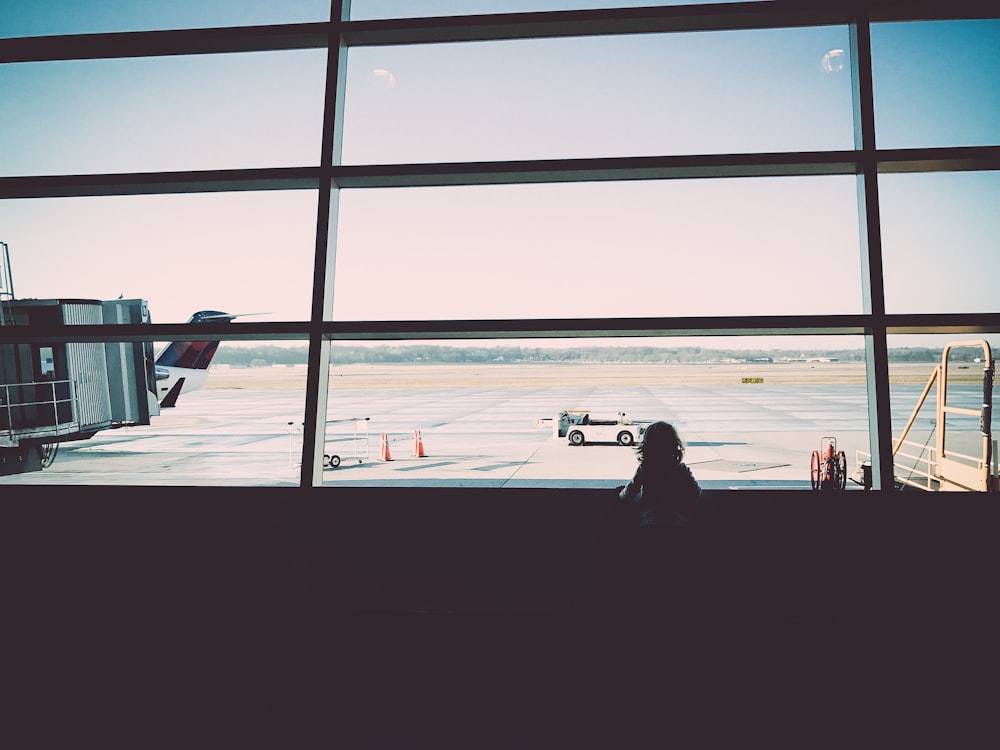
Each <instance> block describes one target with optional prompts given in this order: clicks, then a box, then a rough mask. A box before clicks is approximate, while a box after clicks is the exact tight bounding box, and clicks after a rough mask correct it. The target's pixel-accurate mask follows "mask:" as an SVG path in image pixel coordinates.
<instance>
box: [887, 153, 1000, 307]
mask: <svg viewBox="0 0 1000 750" xmlns="http://www.w3.org/2000/svg"><path fill="white" fill-rule="evenodd" d="M879 198H880V204H881V218H882V246H883V255H884V262H883V266H884V270H883V276H884V279H885V306H886V310H887V311H888V312H893V313H908V312H995V311H996V309H997V304H996V284H995V279H997V278H998V275H1000V256H998V255H997V253H996V238H997V237H998V236H1000V212H998V211H997V206H998V205H1000V173H998V172H947V173H937V174H896V175H880V176H879Z"/></svg>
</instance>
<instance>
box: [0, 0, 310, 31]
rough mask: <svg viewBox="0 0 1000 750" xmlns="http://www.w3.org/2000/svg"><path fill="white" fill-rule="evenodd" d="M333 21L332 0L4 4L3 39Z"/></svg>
mask: <svg viewBox="0 0 1000 750" xmlns="http://www.w3.org/2000/svg"><path fill="white" fill-rule="evenodd" d="M329 18H330V0H282V2H280V3H276V2H274V0H171V2H169V3H164V2H161V1H160V0H4V3H3V13H2V14H0V37H18V36H47V35H50V34H97V33H103V32H112V31H150V30H155V29H182V28H211V27H215V26H256V25H259V24H271V23H305V22H309V21H326V20H328V19H329Z"/></svg>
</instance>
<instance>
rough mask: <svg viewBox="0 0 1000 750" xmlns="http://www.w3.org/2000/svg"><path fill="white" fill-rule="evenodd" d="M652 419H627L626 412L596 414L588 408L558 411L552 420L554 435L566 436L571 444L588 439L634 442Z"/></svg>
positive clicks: (594, 441) (620, 443)
mask: <svg viewBox="0 0 1000 750" xmlns="http://www.w3.org/2000/svg"><path fill="white" fill-rule="evenodd" d="M648 424H650V422H649V421H646V422H637V421H634V420H631V419H626V417H625V412H623V411H620V412H618V416H617V417H614V418H611V419H603V418H596V417H594V416H593V415H592V414H591V412H590V410H589V409H569V410H566V411H561V412H559V415H558V416H557V417H556V418H555V419H554V420H553V421H552V432H553V435H554V437H557V438H563V437H564V438H567V439H568V440H569V444H570V445H584V444H585V443H617V444H618V445H635V444H636V442H638V440H639V438H640V437H642V433H643V432H645V430H646V425H648Z"/></svg>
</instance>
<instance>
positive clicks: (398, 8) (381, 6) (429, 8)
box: [351, 0, 760, 21]
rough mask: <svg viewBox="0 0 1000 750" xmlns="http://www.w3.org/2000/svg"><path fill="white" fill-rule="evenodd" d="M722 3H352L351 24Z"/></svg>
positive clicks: (666, 0) (551, 0)
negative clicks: (361, 21)
mask: <svg viewBox="0 0 1000 750" xmlns="http://www.w3.org/2000/svg"><path fill="white" fill-rule="evenodd" d="M747 1H748V2H760V0H747ZM722 2H728V0H472V1H471V2H470V0H352V1H351V20H354V21H358V20H362V19H372V18H417V17H424V16H447V15H453V14H454V15H472V14H482V13H525V12H530V11H546V10H587V9H591V8H646V7H649V6H654V5H715V4H716V3H722Z"/></svg>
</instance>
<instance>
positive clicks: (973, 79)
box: [872, 19, 1000, 148]
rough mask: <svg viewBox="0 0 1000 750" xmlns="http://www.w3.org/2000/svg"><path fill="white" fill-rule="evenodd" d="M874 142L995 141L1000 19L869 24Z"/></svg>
mask: <svg viewBox="0 0 1000 750" xmlns="http://www.w3.org/2000/svg"><path fill="white" fill-rule="evenodd" d="M872 75H873V84H874V94H875V134H876V142H877V144H878V146H879V147H880V148H919V147H939V146H988V145H997V144H1000V20H997V19H992V20H981V21H937V22H932V23H913V22H910V23H887V24H875V25H874V26H873V27H872Z"/></svg>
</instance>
